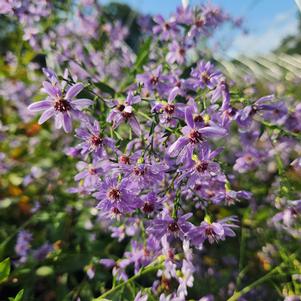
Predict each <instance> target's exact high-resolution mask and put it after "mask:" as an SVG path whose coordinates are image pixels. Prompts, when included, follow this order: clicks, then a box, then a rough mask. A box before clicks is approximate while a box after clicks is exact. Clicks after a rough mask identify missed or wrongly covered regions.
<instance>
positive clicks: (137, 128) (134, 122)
mask: <svg viewBox="0 0 301 301" xmlns="http://www.w3.org/2000/svg"><path fill="white" fill-rule="evenodd" d="M128 123H129V124H130V126H131V128H132V130H133V131H134V133H135V134H136V135H137V136H140V134H141V130H140V125H139V122H138V121H137V119H136V118H135V117H131V118H130V119H129V121H128Z"/></svg>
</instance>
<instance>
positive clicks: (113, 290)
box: [93, 263, 163, 301]
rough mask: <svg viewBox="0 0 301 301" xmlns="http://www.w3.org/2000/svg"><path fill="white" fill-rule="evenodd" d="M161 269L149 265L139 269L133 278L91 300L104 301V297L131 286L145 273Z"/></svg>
mask: <svg viewBox="0 0 301 301" xmlns="http://www.w3.org/2000/svg"><path fill="white" fill-rule="evenodd" d="M162 267H163V264H162V263H161V264H159V265H151V266H148V267H146V268H145V269H141V270H140V272H138V273H137V274H135V275H134V276H132V277H131V278H129V279H128V280H127V281H124V282H122V283H120V284H118V285H116V286H115V287H112V288H111V289H110V290H108V291H106V292H105V293H104V294H102V295H101V296H99V297H97V298H96V299H93V301H101V300H104V298H105V297H107V296H109V295H111V294H112V293H114V292H116V291H118V290H119V289H121V288H123V287H124V286H126V285H128V284H131V283H132V282H133V281H135V280H136V279H137V278H139V277H141V276H143V275H145V274H147V273H150V272H153V271H156V270H158V269H160V268H162Z"/></svg>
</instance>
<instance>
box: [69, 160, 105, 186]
mask: <svg viewBox="0 0 301 301" xmlns="http://www.w3.org/2000/svg"><path fill="white" fill-rule="evenodd" d="M76 167H77V169H78V170H79V173H78V174H77V175H76V176H75V177H74V180H75V181H83V186H85V187H91V188H93V187H95V186H96V185H97V184H98V183H100V178H99V176H100V174H101V171H102V168H101V162H93V163H92V164H88V163H86V162H84V161H79V162H78V163H77V164H76Z"/></svg>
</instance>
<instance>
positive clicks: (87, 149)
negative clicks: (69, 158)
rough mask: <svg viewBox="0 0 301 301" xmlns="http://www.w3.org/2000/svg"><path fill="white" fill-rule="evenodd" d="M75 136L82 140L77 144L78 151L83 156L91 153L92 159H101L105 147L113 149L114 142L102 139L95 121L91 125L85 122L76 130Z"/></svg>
mask: <svg viewBox="0 0 301 301" xmlns="http://www.w3.org/2000/svg"><path fill="white" fill-rule="evenodd" d="M76 136H77V137H78V138H80V139H82V140H83V142H82V143H81V144H79V149H80V150H81V154H82V155H83V156H85V155H87V154H89V153H92V154H93V156H94V158H102V157H103V156H104V154H105V147H106V146H107V147H109V148H111V149H114V146H115V141H114V140H113V139H111V138H108V137H104V136H103V134H102V132H101V129H100V126H99V123H98V122H97V121H96V120H95V121H94V122H93V123H91V122H85V123H84V124H83V125H82V126H81V127H80V128H78V129H77V130H76Z"/></svg>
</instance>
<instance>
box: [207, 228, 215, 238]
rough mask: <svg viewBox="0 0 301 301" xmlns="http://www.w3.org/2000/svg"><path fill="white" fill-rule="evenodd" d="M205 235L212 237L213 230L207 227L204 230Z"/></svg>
mask: <svg viewBox="0 0 301 301" xmlns="http://www.w3.org/2000/svg"><path fill="white" fill-rule="evenodd" d="M205 234H206V235H207V236H211V237H212V236H214V230H213V228H212V227H211V226H208V227H207V228H206V230H205Z"/></svg>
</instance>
